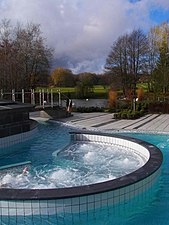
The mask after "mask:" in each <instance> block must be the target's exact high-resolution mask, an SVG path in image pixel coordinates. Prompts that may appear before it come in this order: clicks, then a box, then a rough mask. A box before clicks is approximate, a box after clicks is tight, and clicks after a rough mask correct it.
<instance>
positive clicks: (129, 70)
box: [105, 29, 148, 96]
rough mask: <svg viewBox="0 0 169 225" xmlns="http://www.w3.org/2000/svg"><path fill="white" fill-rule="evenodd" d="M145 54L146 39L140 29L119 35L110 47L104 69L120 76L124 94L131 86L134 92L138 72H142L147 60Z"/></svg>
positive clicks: (146, 47)
mask: <svg viewBox="0 0 169 225" xmlns="http://www.w3.org/2000/svg"><path fill="white" fill-rule="evenodd" d="M147 54H148V39H147V36H146V35H145V34H144V33H143V32H142V31H141V30H140V29H138V30H133V31H132V32H131V33H130V34H125V35H123V36H121V37H119V38H118V39H117V41H115V42H114V44H113V46H112V47H111V52H110V54H109V55H108V57H107V60H106V65H105V69H106V71H110V72H111V73H112V74H115V75H117V74H118V75H120V76H121V81H122V87H123V92H124V95H125V96H126V94H127V91H128V89H131V88H133V90H134V92H135V88H136V82H137V79H138V74H142V73H143V71H144V67H145V65H146V63H147V60H148V59H147ZM132 86H133V87H132ZM134 95H135V93H134Z"/></svg>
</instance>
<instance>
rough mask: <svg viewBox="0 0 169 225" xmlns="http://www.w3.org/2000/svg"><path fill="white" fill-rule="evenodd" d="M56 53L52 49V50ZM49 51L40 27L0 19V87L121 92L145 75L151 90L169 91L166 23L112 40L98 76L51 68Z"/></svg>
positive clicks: (9, 88) (124, 91) (168, 39)
mask: <svg viewBox="0 0 169 225" xmlns="http://www.w3.org/2000/svg"><path fill="white" fill-rule="evenodd" d="M56 51H57V49H56ZM52 59H53V49H51V48H49V47H48V46H47V45H46V43H45V39H44V38H43V37H42V33H41V30H40V25H37V24H32V23H28V24H26V25H22V24H20V23H18V24H17V25H16V26H13V25H12V24H11V22H10V21H9V20H6V19H5V20H2V21H1V23H0V89H4V90H11V89H16V90H20V89H23V88H24V89H30V88H36V87H45V86H53V87H55V86H57V87H75V86H76V87H77V89H81V92H84V93H85V92H87V91H90V90H91V89H92V88H93V86H94V85H97V84H100V85H103V86H106V85H109V86H111V87H112V89H113V90H117V89H122V90H123V93H124V95H125V96H127V95H128V94H129V92H131V91H135V89H136V83H137V82H138V81H139V80H140V79H142V78H143V77H144V80H145V79H146V81H147V82H148V84H149V86H148V87H149V90H150V91H152V92H163V93H167V92H168V91H169V24H168V23H162V24H161V25H159V26H155V27H153V28H151V29H150V31H149V32H148V33H146V34H145V33H144V32H143V31H142V30H141V29H137V30H133V31H131V32H128V33H126V34H123V35H121V36H119V37H118V38H117V40H115V41H114V42H113V43H112V46H111V47H110V52H109V54H108V55H107V58H106V59H105V61H106V63H105V71H104V73H103V74H95V73H89V72H83V73H79V74H73V72H72V71H71V70H69V69H64V68H56V69H54V70H53V71H52V72H51V63H52Z"/></svg>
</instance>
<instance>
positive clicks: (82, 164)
mask: <svg viewBox="0 0 169 225" xmlns="http://www.w3.org/2000/svg"><path fill="white" fill-rule="evenodd" d="M52 156H53V161H52V163H51V164H50V165H49V164H48V165H43V166H38V167H33V165H32V168H31V170H30V171H29V173H27V174H26V175H25V174H17V173H16V172H12V171H10V172H9V173H7V174H2V175H0V180H1V182H0V186H1V188H3V187H5V188H21V189H22V188H29V189H39V188H41V189H43V188H63V187H73V186H82V185H89V184H92V183H99V182H103V181H108V180H112V179H116V178H117V177H121V176H124V175H126V174H129V173H131V172H133V171H135V170H137V169H138V168H140V167H141V166H143V164H144V163H145V160H144V158H142V157H141V156H140V155H137V154H136V153H135V152H133V151H131V150H130V149H127V148H124V147H117V146H113V145H106V144H98V143H75V144H73V145H71V146H69V147H67V148H65V149H64V150H63V151H61V152H59V153H58V151H56V152H54V153H53V155H52Z"/></svg>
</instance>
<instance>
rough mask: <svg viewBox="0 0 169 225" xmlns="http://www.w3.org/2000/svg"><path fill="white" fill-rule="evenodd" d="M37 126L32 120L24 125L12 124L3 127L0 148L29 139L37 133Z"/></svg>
mask: <svg viewBox="0 0 169 225" xmlns="http://www.w3.org/2000/svg"><path fill="white" fill-rule="evenodd" d="M37 126H38V123H37V122H36V121H34V120H29V121H27V122H26V123H13V124H10V125H9V126H7V125H5V128H2V132H1V135H0V148H6V147H9V146H11V145H14V144H18V143H21V142H24V141H26V140H29V139H31V138H32V137H33V136H34V134H35V133H36V132H37ZM16 128H17V129H16Z"/></svg>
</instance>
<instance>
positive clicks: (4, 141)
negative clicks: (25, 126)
mask: <svg viewBox="0 0 169 225" xmlns="http://www.w3.org/2000/svg"><path fill="white" fill-rule="evenodd" d="M36 133H37V128H35V129H33V130H31V131H28V132H24V133H20V134H16V135H11V136H8V137H4V138H0V148H6V147H9V146H11V145H14V144H18V143H21V142H23V141H27V140H29V139H31V138H32V137H33V136H34V135H35V134H36Z"/></svg>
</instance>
